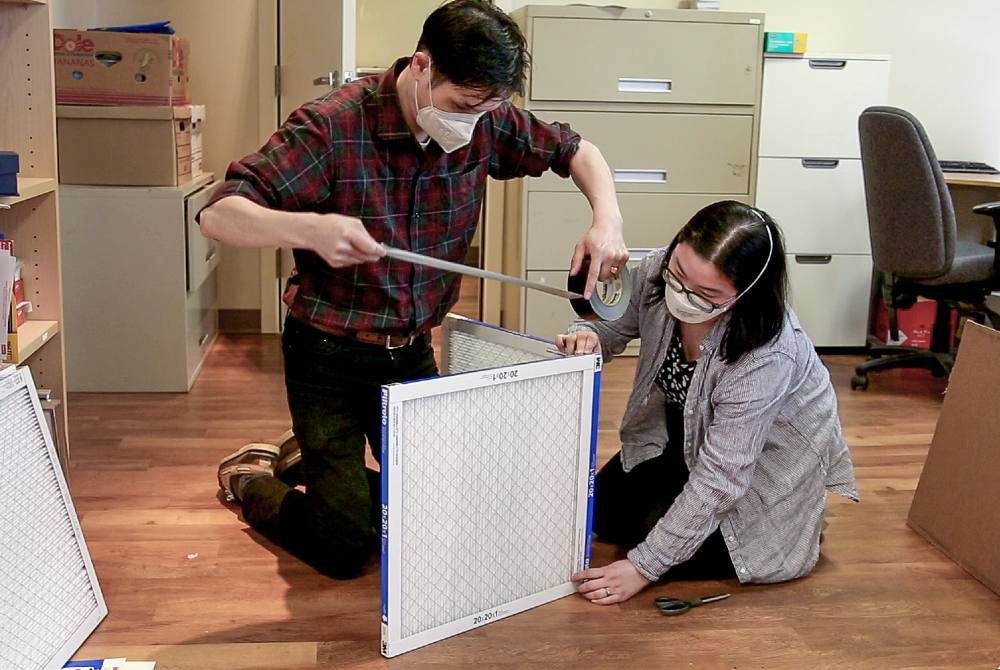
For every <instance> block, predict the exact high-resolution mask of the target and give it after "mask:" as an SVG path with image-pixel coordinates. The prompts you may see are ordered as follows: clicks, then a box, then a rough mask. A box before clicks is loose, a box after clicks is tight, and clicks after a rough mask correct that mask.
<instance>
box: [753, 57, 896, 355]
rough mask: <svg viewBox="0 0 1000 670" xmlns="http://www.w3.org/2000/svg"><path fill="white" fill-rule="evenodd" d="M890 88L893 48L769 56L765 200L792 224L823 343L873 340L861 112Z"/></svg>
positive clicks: (797, 276) (800, 309) (804, 317)
mask: <svg viewBox="0 0 1000 670" xmlns="http://www.w3.org/2000/svg"><path fill="white" fill-rule="evenodd" d="M888 93H889V60H888V58H887V57H885V56H858V55H852V56H846V55H822V56H820V55H814V54H809V55H807V56H806V57H804V58H782V57H774V58H771V57H769V58H766V59H765V61H764V92H763V113H762V116H761V130H760V164H759V169H758V172H757V204H758V205H759V206H760V207H761V208H762V209H764V210H765V211H767V212H768V213H769V214H770V215H771V216H773V217H774V219H775V220H776V221H777V222H778V225H780V226H781V228H782V231H783V232H784V235H785V251H786V252H787V254H788V275H789V288H790V291H791V302H792V306H793V308H794V309H795V311H796V312H797V313H798V315H799V318H800V320H801V321H802V325H803V327H804V328H805V330H806V332H807V333H808V334H809V336H810V338H811V339H812V341H813V343H814V344H815V345H816V346H819V347H860V346H864V344H865V338H866V333H867V327H868V301H869V293H870V290H871V272H872V260H871V244H870V240H869V235H868V216H867V212H866V209H865V189H864V178H863V177H862V173H861V150H860V146H859V143H858V116H860V114H861V112H862V111H863V110H864V109H865V108H867V107H870V106H872V105H883V104H885V103H886V100H887V98H888Z"/></svg>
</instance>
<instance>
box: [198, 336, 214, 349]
mask: <svg viewBox="0 0 1000 670" xmlns="http://www.w3.org/2000/svg"><path fill="white" fill-rule="evenodd" d="M211 336H212V333H205V334H204V335H202V336H201V337H199V338H198V348H199V349H200V348H201V347H203V346H205V343H206V342H208V338H210V337H211Z"/></svg>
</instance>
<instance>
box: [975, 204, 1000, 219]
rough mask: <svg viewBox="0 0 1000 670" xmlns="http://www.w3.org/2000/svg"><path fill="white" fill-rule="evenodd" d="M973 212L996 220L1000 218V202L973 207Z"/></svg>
mask: <svg viewBox="0 0 1000 670" xmlns="http://www.w3.org/2000/svg"><path fill="white" fill-rule="evenodd" d="M972 211H973V212H975V213H976V214H982V215H983V216H991V217H993V218H994V219H996V217H997V216H1000V202H984V203H983V204H981V205H976V206H975V207H973V208H972Z"/></svg>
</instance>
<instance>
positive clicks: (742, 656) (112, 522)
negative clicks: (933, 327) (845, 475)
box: [69, 303, 1000, 670]
mask: <svg viewBox="0 0 1000 670" xmlns="http://www.w3.org/2000/svg"><path fill="white" fill-rule="evenodd" d="M467 306H468V303H466V307H467ZM826 361H827V363H828V364H829V367H830V369H831V372H832V374H833V378H834V380H835V383H836V387H837V391H838V394H839V396H840V399H841V413H842V417H843V422H844V427H845V430H846V434H847V437H848V442H849V443H850V445H851V450H852V453H853V456H854V461H855V464H856V465H857V472H858V477H859V480H860V489H861V495H862V502H861V504H853V503H849V502H846V501H842V500H841V499H839V498H837V499H833V498H831V503H830V508H829V514H828V516H829V521H830V526H829V528H828V529H827V531H826V534H825V541H824V544H823V547H822V549H823V555H822V557H821V560H820V563H819V565H818V566H817V567H816V570H815V571H814V573H813V574H812V575H811V576H810V577H807V578H805V579H802V580H799V581H796V582H792V583H787V584H782V585H775V586H753V587H741V586H739V585H738V584H737V583H736V582H735V581H733V582H724V583H718V582H708V583H704V582H702V583H682V584H666V585H659V586H656V587H655V588H652V589H650V590H648V591H647V592H644V593H642V594H640V595H639V596H638V597H636V598H634V599H632V600H631V601H629V602H627V603H625V604H622V605H618V606H611V607H597V606H594V605H590V604H588V603H587V602H585V601H584V600H582V599H580V598H578V597H576V596H573V597H569V598H564V599H562V600H560V601H557V602H555V603H552V604H549V605H546V606H543V607H540V608H538V609H535V610H532V611H530V612H526V613H524V614H520V615H517V616H514V617H512V618H509V619H505V620H502V621H499V622H497V623H494V624H491V625H488V626H485V627H483V628H480V629H478V630H476V631H472V632H469V633H466V634H464V635H461V636H458V637H455V638H452V639H449V640H445V641H443V642H440V643H437V644H434V645H431V646H429V647H426V648H424V649H420V650H417V651H414V652H411V653H409V654H405V655H403V656H401V657H398V658H396V659H392V660H391V661H387V660H385V659H382V658H381V657H380V655H379V651H378V648H379V646H378V641H379V634H380V631H379V583H378V565H377V563H375V562H373V563H372V564H371V565H370V566H369V569H368V571H367V573H366V574H365V575H364V576H363V577H361V578H360V579H357V580H354V581H348V582H338V581H334V580H331V579H327V578H324V577H321V576H319V575H317V574H316V573H315V572H314V571H312V570H311V569H310V568H308V567H306V566H305V565H303V564H301V563H299V562H298V561H296V560H295V559H293V558H291V557H290V556H288V555H287V554H286V553H284V552H283V551H281V550H280V549H277V548H276V547H274V546H272V545H271V544H269V543H268V542H266V541H265V540H263V539H262V538H261V537H259V536H258V535H257V534H256V533H254V532H252V531H250V530H248V529H247V527H246V526H245V525H244V524H243V523H242V522H241V521H240V520H239V518H238V517H237V515H236V513H235V512H234V510H232V509H231V508H229V507H227V506H226V505H224V504H222V503H220V502H219V501H218V500H217V499H216V488H217V484H216V480H215V467H216V463H217V461H218V459H219V458H220V457H221V456H223V455H225V454H226V453H228V452H230V451H231V450H233V449H234V448H236V447H238V446H240V445H242V444H244V443H245V442H248V441H251V440H257V439H267V438H272V437H275V436H277V435H278V434H279V433H281V432H282V431H283V430H284V429H285V428H286V427H287V426H288V418H287V409H286V407H285V400H284V390H283V386H282V378H281V361H280V354H279V346H278V339H277V337H274V336H252V335H242V336H227V337H222V338H221V339H220V340H219V342H218V344H217V345H216V346H215V348H214V350H213V352H212V354H211V356H210V357H209V360H208V362H207V364H206V366H205V368H204V370H203V372H202V374H201V377H200V378H199V380H198V383H197V384H196V386H195V388H194V389H193V390H192V391H191V392H190V393H188V394H178V395H96V394H75V395H72V396H71V397H70V403H69V416H70V432H71V435H72V447H73V469H72V475H71V482H72V490H73V496H74V499H75V501H76V504H77V508H78V510H79V512H80V514H81V517H82V522H83V528H84V531H85V533H86V536H87V541H88V543H89V546H90V551H91V553H92V555H93V558H94V563H95V565H96V569H97V573H98V576H99V578H100V582H101V585H102V587H103V589H104V593H105V596H106V598H107V602H108V607H109V608H110V615H109V616H108V618H107V619H106V620H105V621H104V623H103V624H102V625H101V627H100V628H99V629H98V630H97V632H96V633H95V634H94V635H93V636H92V637H91V638H90V640H89V641H88V642H87V644H86V645H85V646H84V647H83V648H82V649H81V650H80V652H79V654H78V655H77V658H88V657H94V656H128V657H130V658H133V659H151V660H157V661H158V664H157V669H158V670H222V669H230V668H231V669H234V670H235V669H240V670H249V669H257V668H260V669H263V668H267V669H268V670H291V669H305V668H381V667H397V668H411V667H421V668H467V667H502V668H528V667H538V668H546V669H547V670H552V669H555V668H620V669H624V668H638V667H645V668H698V669H701V668H705V669H722V668H725V669H730V668H795V669H800V668H809V669H812V668H838V669H844V668H871V669H878V670H884V669H889V668H927V669H930V668H934V669H941V668H956V669H957V668H963V669H964V668H995V667H997V665H998V664H1000V598H998V597H997V596H996V595H994V594H993V593H991V592H990V591H988V590H987V589H986V588H985V587H983V586H982V585H981V584H979V583H978V582H976V581H975V580H973V579H972V578H970V577H969V576H968V575H966V574H965V573H964V572H963V571H962V570H961V569H960V568H958V567H957V566H956V565H955V564H953V563H952V562H951V561H949V560H948V559H946V558H945V557H944V556H943V555H942V554H940V553H939V552H938V551H937V550H935V549H933V548H932V547H931V546H929V545H928V544H926V543H925V542H924V541H923V540H922V539H920V538H919V537H918V536H917V535H916V534H914V533H913V532H911V531H910V530H909V529H908V528H907V526H906V524H905V518H906V513H907V510H908V508H909V504H910V501H911V498H912V495H913V490H914V487H915V485H916V482H917V478H918V477H919V474H920V469H921V465H922V463H923V460H924V457H925V455H926V452H927V447H928V444H929V442H930V440H931V436H932V433H933V431H934V424H935V420H936V418H937V415H938V412H939V410H940V407H941V394H942V392H943V391H944V382H943V381H942V380H938V379H934V378H931V377H930V376H929V375H927V374H926V373H923V372H898V371H896V372H890V373H886V374H881V375H878V376H875V377H873V379H872V383H871V388H870V390H869V391H867V392H865V393H860V392H852V391H850V390H849V387H848V380H849V379H850V374H851V368H852V366H853V365H854V363H855V362H856V361H857V358H856V357H843V356H831V357H828V358H827V359H826ZM633 370H634V359H622V360H617V361H614V362H612V363H611V364H609V365H608V366H607V367H606V368H605V374H604V376H603V388H602V400H601V408H602V416H601V423H600V429H601V434H600V460H601V462H603V461H605V460H607V459H608V458H609V457H610V456H611V455H613V454H614V452H615V451H616V450H617V448H618V446H619V445H618V442H617V436H616V430H617V425H618V421H619V420H620V417H621V414H622V411H623V409H624V403H625V400H626V398H627V395H628V392H629V389H630V385H631V378H632V373H633ZM998 550H1000V549H998ZM611 557H612V549H611V548H610V547H608V546H606V545H601V544H596V545H595V562H596V563H598V564H601V563H604V562H607V561H608V560H609V559H610V558H611ZM719 591H730V592H732V594H733V597H732V598H730V599H729V600H727V601H725V602H721V603H716V604H713V605H710V606H706V607H703V608H701V609H698V610H694V611H692V612H689V613H688V614H686V615H684V616H681V617H676V618H666V617H663V616H661V615H660V614H658V613H657V612H656V611H655V610H654V608H653V607H652V604H651V602H652V598H653V597H654V596H655V595H661V594H666V593H669V594H671V595H676V596H698V595H706V594H711V593H716V592H719Z"/></svg>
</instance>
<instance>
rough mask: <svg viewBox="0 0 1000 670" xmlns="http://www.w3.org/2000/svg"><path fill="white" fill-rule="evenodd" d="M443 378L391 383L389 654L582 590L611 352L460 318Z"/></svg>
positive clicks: (385, 489)
mask: <svg viewBox="0 0 1000 670" xmlns="http://www.w3.org/2000/svg"><path fill="white" fill-rule="evenodd" d="M443 337H444V343H443V346H442V369H443V370H444V371H445V372H446V373H447V374H445V376H442V377H438V378H434V379H427V380H422V381H416V382H410V383H406V384H396V385H391V386H386V387H383V400H382V413H383V420H382V430H383V440H382V445H383V446H382V449H383V453H382V504H383V507H382V510H383V511H382V515H383V516H382V652H383V654H385V655H386V656H395V655H397V654H400V653H404V652H406V651H410V650H411V649H415V648H417V647H420V646H423V645H425V644H429V643H431V642H435V641H437V640H441V639H443V638H446V637H448V636H451V635H455V634H457V633H461V632H463V631H466V630H470V629H472V628H476V627H479V626H482V625H484V624H488V623H490V622H493V621H496V620H498V619H502V618H504V617H507V616H510V615H513V614H516V613H518V612H522V611H524V610H526V609H529V608H531V607H536V606H538V605H542V604H544V603H547V602H550V601H552V600H554V599H556V598H561V597H564V596H566V595H569V594H571V593H573V592H574V587H573V584H572V583H571V582H570V581H569V577H570V575H571V574H573V573H574V572H576V571H578V570H581V569H583V568H585V567H587V566H589V560H590V529H591V523H592V502H593V497H592V491H593V477H594V473H595V458H596V453H595V452H596V435H597V431H596V417H597V404H598V397H599V389H600V371H601V358H600V356H598V355H589V356H571V357H566V356H562V355H561V354H559V353H558V352H556V351H555V349H554V348H553V345H552V344H551V343H550V342H546V341H543V340H538V339H535V338H530V337H527V336H524V335H520V334H518V333H513V332H511V331H507V330H503V329H500V328H496V327H493V326H488V325H486V324H482V323H479V322H476V321H472V320H468V319H461V318H456V317H449V319H448V320H447V321H446V323H445V327H444V331H443Z"/></svg>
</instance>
